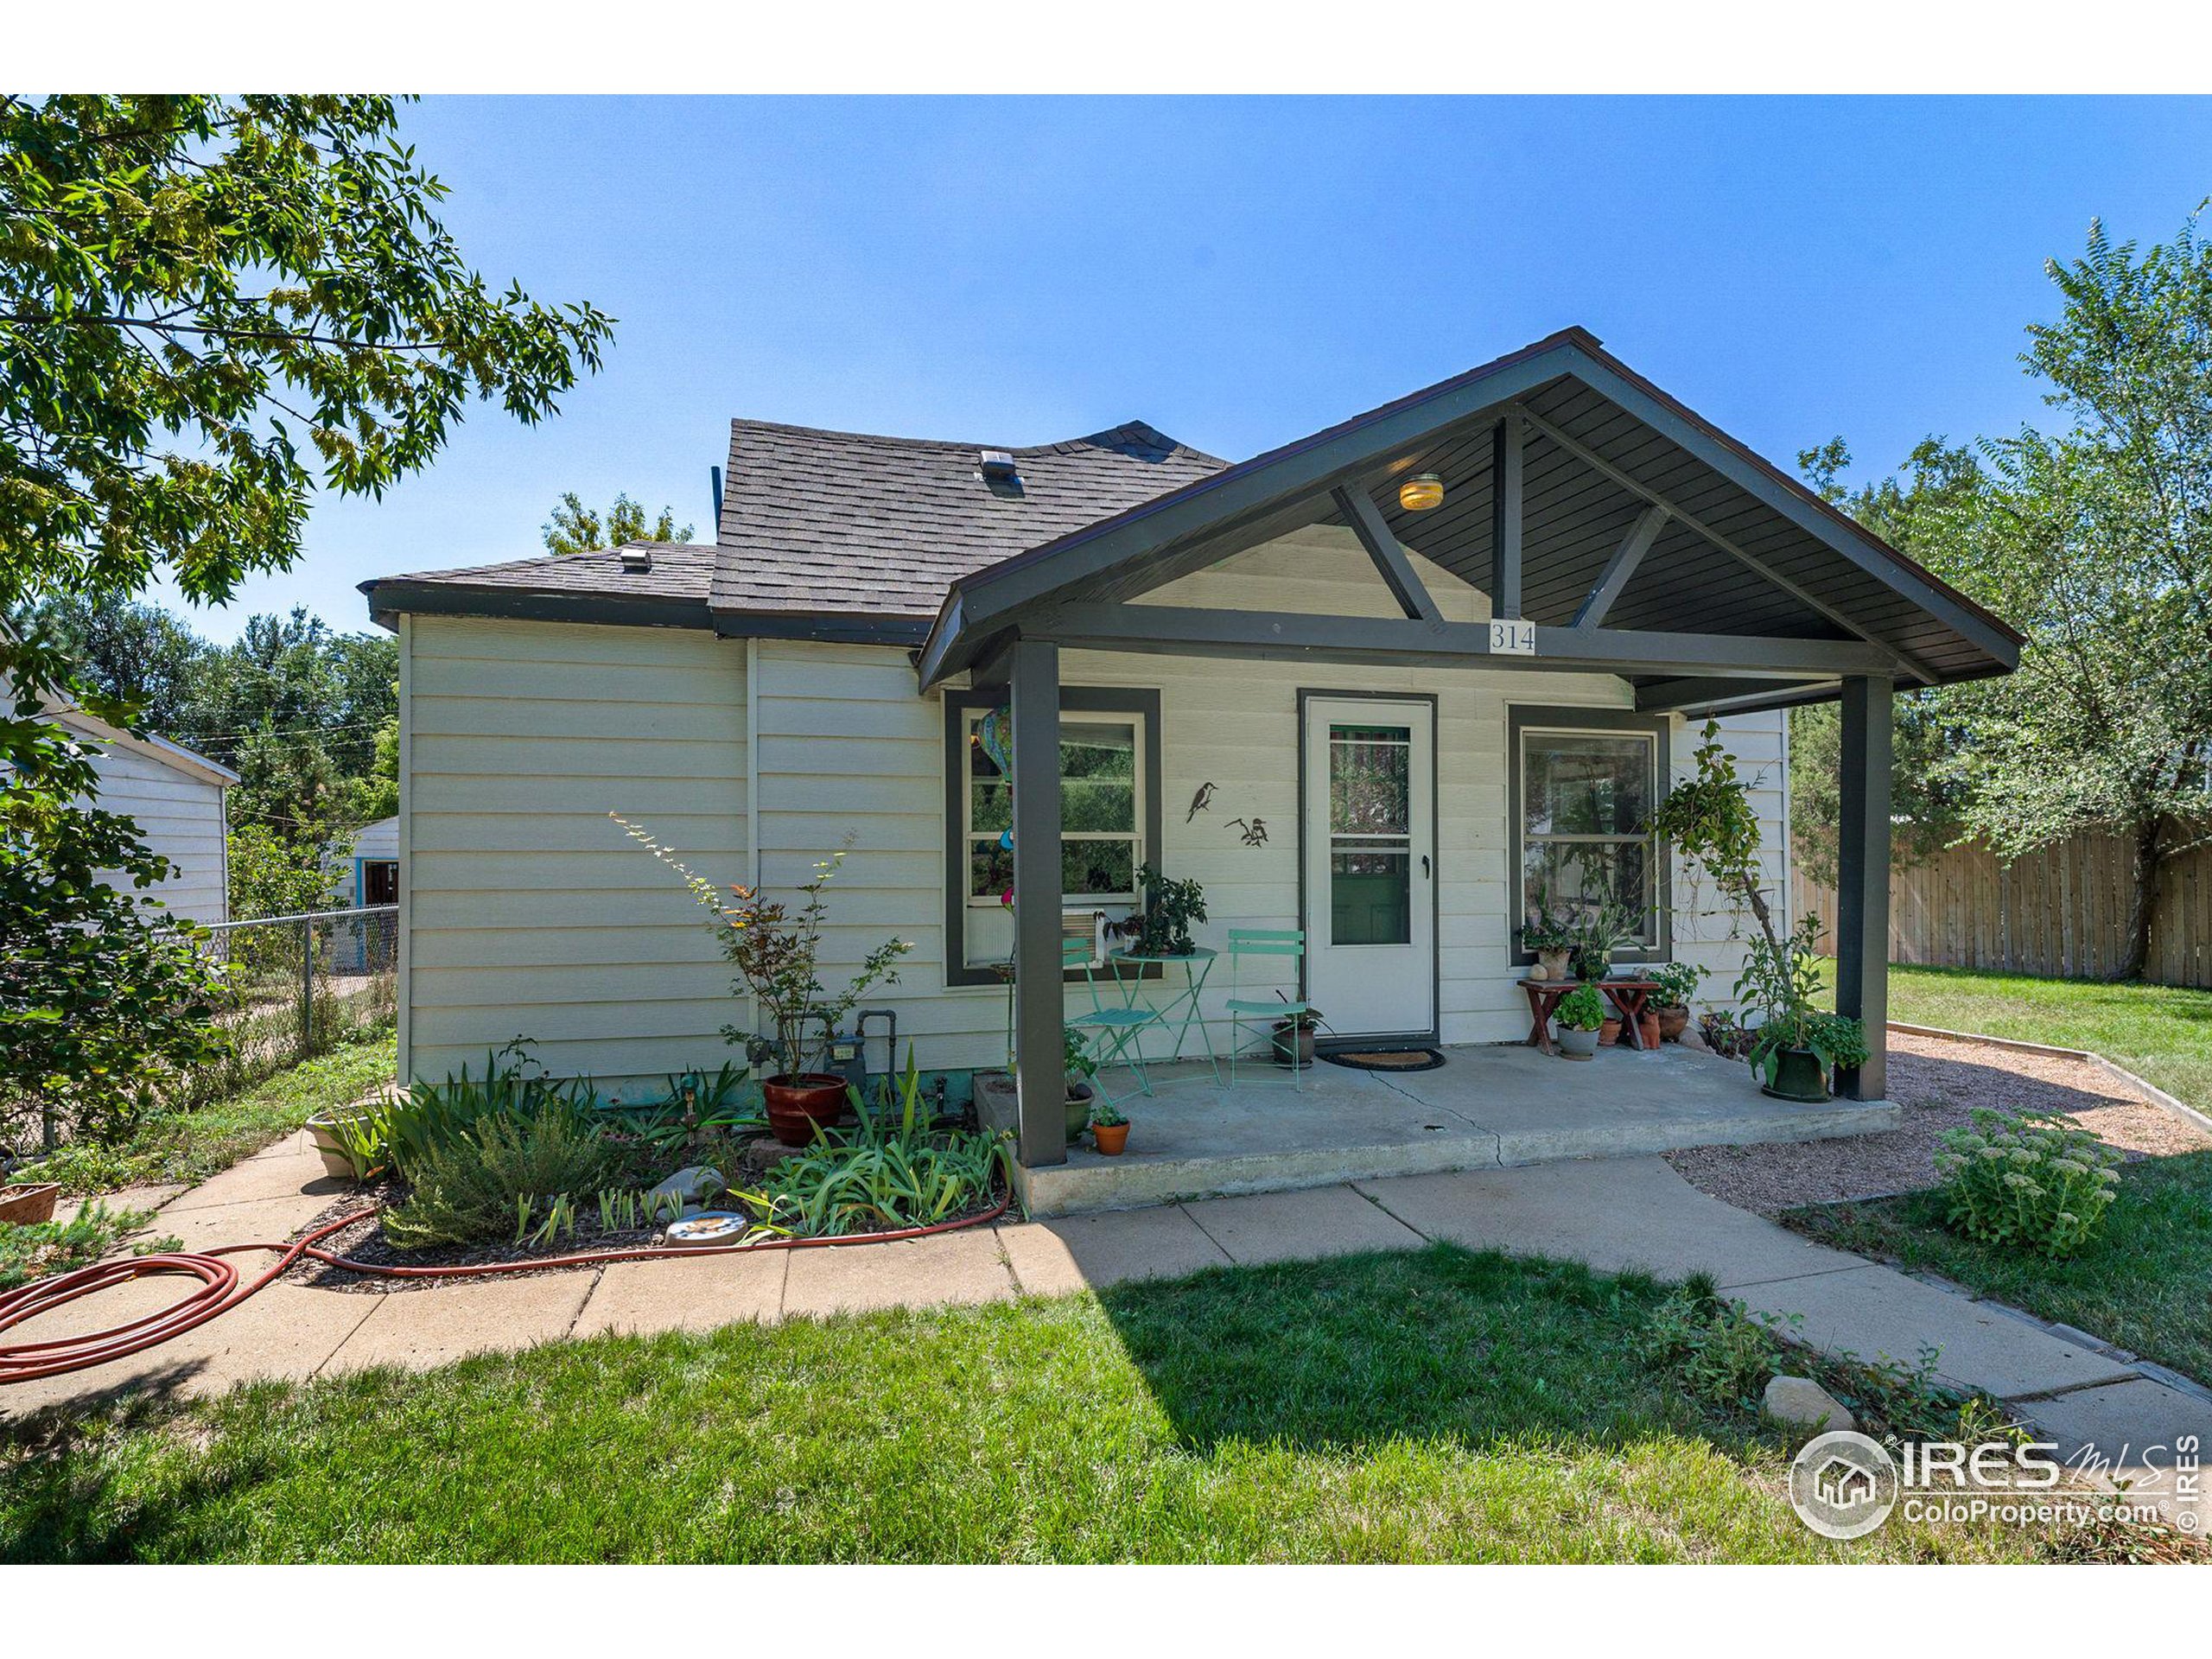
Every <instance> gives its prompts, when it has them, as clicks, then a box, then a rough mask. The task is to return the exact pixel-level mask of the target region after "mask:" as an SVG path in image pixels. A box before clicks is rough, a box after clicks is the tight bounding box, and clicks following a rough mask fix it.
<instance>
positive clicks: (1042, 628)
mask: <svg viewBox="0 0 2212 1659" xmlns="http://www.w3.org/2000/svg"><path fill="white" fill-rule="evenodd" d="M1021 634H1022V637H1023V638H1024V639H1051V640H1054V641H1056V642H1058V644H1060V645H1069V646H1076V645H1096V646H1098V647H1100V648H1102V649H1105V650H1109V651H1150V652H1198V653H1201V654H1205V655H1209V656H1224V657H1227V656H1248V657H1259V658H1268V657H1275V658H1306V659H1309V660H1313V661H1317V662H1407V661H1420V662H1442V663H1445V664H1451V663H1454V662H1458V663H1462V664H1480V665H1482V666H1484V667H1487V668H1510V669H1524V670H1532V671H1537V672H1542V671H1557V670H1561V669H1567V670H1590V671H1595V672H1598V673H1604V674H1664V675H1675V674H1712V673H1728V672H1736V673H1741V674H1745V675H1749V676H1752V677H1764V676H1770V675H1776V674H1784V673H1789V672H1793V671H1802V672H1805V673H1809V674H1833V675H1843V674H1866V673H1886V672H1887V671H1889V669H1890V667H1891V663H1892V662H1893V660H1894V658H1893V656H1892V653H1891V652H1890V651H1889V650H1888V649H1887V648H1886V647H1883V646H1878V645H1866V644H1863V643H1861V642H1859V641H1857V640H1847V639H1772V638H1761V637H1758V636H1754V635H1749V634H1726V633H1656V632H1645V631H1643V630H1640V629H1625V628H1622V629H1614V628H1554V627H1539V628H1538V629H1537V630H1536V650H1535V654H1534V655H1533V656H1521V655H1518V654H1516V653H1513V652H1498V653H1497V654H1495V655H1493V654H1492V653H1491V644H1490V624H1489V623H1487V622H1413V621H1408V620H1404V619H1402V618H1399V617H1368V616H1327V615H1319V614H1313V613H1302V612H1294V611H1223V610H1211V609H1205V608H1201V607H1195V606H1181V605H1092V604H1076V605H1061V606H1058V607H1050V608H1046V609H1043V610H1040V611H1039V613H1038V614H1037V615H1036V616H1035V617H1034V618H1033V619H1031V620H1025V621H1024V622H1023V624H1022V628H1021Z"/></svg>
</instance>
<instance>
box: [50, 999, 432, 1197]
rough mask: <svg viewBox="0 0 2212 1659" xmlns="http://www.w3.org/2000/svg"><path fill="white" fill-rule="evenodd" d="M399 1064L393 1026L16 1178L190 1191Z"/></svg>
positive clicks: (76, 1188)
mask: <svg viewBox="0 0 2212 1659" xmlns="http://www.w3.org/2000/svg"><path fill="white" fill-rule="evenodd" d="M398 1064H399V1059H398V1050H397V1043H396V1041H395V1039H394V1038H393V1036H392V1033H391V1030H390V1029H389V1028H388V1027H387V1028H385V1029H384V1030H381V1031H372V1032H368V1033H363V1035H362V1037H361V1039H360V1040H359V1041H357V1042H352V1043H348V1044H346V1045H345V1046H341V1047H339V1048H335V1049H333V1050H332V1051H331V1052H329V1053H327V1054H321V1055H318V1056H316V1057H315V1058H314V1059H311V1060H307V1061H304V1062H302V1064H300V1065H296V1066H294V1067H292V1068H291V1069H290V1070H289V1071H280V1072H278V1073H277V1075H276V1076H275V1077H270V1078H269V1079H267V1080H266V1081H265V1082H263V1083H260V1084H256V1085H255V1086H254V1087H252V1088H251V1089H247V1090H243V1091H242V1092H240V1093H238V1094H235V1095H231V1096H226V1097H225V1098H223V1099H221V1100H213V1101H210V1102H208V1103H207V1104H206V1105H204V1106H200V1107H198V1108H195V1109H193V1110H191V1111H188V1112H169V1113H164V1114H162V1116H158V1117H152V1118H149V1119H147V1120H146V1121H145V1122H143V1123H142V1124H140V1125H139V1126H138V1128H137V1132H136V1133H135V1134H133V1135H131V1137H130V1140H128V1141H124V1143H123V1144H122V1145H120V1146H115V1147H102V1146H98V1145H95V1144H92V1143H90V1142H86V1143H83V1144H73V1145H70V1146H66V1147H63V1148H62V1149H61V1150H60V1152H59V1153H57V1154H54V1156H53V1157H52V1158H49V1159H47V1160H44V1161H43V1162H41V1163H39V1164H36V1165H34V1166H29V1167H27V1168H26V1169H24V1170H23V1171H22V1173H20V1174H19V1175H17V1177H16V1179H18V1180H45V1181H59V1182H60V1183H61V1184H62V1185H63V1186H64V1187H65V1188H66V1189H67V1191H69V1192H74V1193H89V1192H115V1191H117V1190H118V1189H119V1188H122V1187H126V1186H148V1185H156V1184H158V1183H162V1182H168V1181H175V1182H180V1183H182V1184H184V1185H193V1184H194V1183H196V1182H200V1181H204V1180H206V1179H207V1178H208V1177H209V1176H210V1175H213V1174H214V1173H216V1172H218V1171H219V1170H225V1169H228V1168H229V1167H230V1166H232V1164H234V1163H236V1162H238V1160H239V1159H241V1158H248V1157H251V1156H252V1155H253V1154H255V1153H257V1152H258V1151H260V1150H261V1148H262V1147H265V1146H267V1145H268V1144H269V1143H270V1141H277V1140H281V1139H283V1137H284V1136H285V1135H289V1134H290V1133H291V1132H292V1131H293V1130H295V1129H296V1128H299V1127H300V1125H302V1123H304V1122H307V1121H308V1118H309V1117H311V1116H314V1115H315V1113H317V1112H319V1111H321V1110H322V1109H324V1108H326V1107H330V1106H343V1105H345V1104H346V1103H347V1102H349V1101H354V1100H359V1098H360V1097H361V1096H363V1095H365V1094H367V1093H368V1092H369V1091H370V1090H372V1089H375V1088H377V1087H378V1085H380V1084H388V1083H390V1082H391V1080H392V1077H393V1075H394V1073H395V1072H396V1071H397V1069H398Z"/></svg>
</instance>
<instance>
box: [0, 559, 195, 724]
mask: <svg viewBox="0 0 2212 1659" xmlns="http://www.w3.org/2000/svg"><path fill="white" fill-rule="evenodd" d="M24 626H26V627H28V628H30V629H32V630H35V631H36V632H42V633H44V634H45V635H47V637H48V638H49V639H53V640H54V643H55V644H56V645H59V646H60V648H61V649H62V650H63V651H64V652H67V654H68V655H69V656H70V658H73V660H74V661H75V662H76V664H78V670H77V671H78V674H79V677H81V678H82V679H83V680H84V681H85V683H86V684H88V685H90V686H91V687H92V689H93V690H95V691H97V692H99V694H100V695H101V696H108V697H112V698H114V699H116V700H117V701H118V702H129V703H135V704H137V708H138V710H139V713H140V715H141V717H142V718H143V720H144V721H145V723H146V725H147V726H148V727H149V728H151V729H152V730H154V731H156V732H159V733H161V734H162V735H163V736H165V737H171V738H174V737H175V736H176V734H177V733H178V731H179V730H180V729H181V728H182V727H183V725H184V724H185V721H186V718H187V716H186V709H187V708H188V705H189V704H190V702H191V700H192V695H193V684H194V677H195V675H196V674H197V672H198V670H199V666H200V661H201V659H202V658H205V657H206V656H207V653H208V652H209V651H210V650H211V649H213V648H212V647H211V646H210V645H208V644H207V641H206V640H204V639H200V637H199V635H197V634H195V633H194V632H193V631H192V630H191V629H190V628H189V627H188V626H185V624H184V623H183V622H182V621H181V620H179V619H178V618H176V617H175V616H172V615H171V614H170V613H168V612H167V611H165V610H163V609H162V607H160V606H158V605H145V604H139V603H136V602H133V601H108V600H93V599H87V598H85V597H83V596H81V595H79V594H54V595H52V596H51V597H49V598H48V599H47V600H46V601H43V602H42V603H41V604H40V605H38V606H37V607H35V609H34V610H33V611H32V613H30V614H29V616H28V617H26V618H25V619H24Z"/></svg>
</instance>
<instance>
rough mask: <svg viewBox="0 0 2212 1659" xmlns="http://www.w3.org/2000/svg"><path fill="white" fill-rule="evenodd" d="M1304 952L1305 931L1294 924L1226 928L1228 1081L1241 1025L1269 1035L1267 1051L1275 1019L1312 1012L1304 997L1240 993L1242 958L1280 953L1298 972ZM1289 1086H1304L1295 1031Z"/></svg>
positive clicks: (1232, 1076) (1241, 1037)
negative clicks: (1291, 925)
mask: <svg viewBox="0 0 2212 1659" xmlns="http://www.w3.org/2000/svg"><path fill="white" fill-rule="evenodd" d="M1305 955H1306V935H1305V934H1304V933H1303V932H1301V931H1298V930H1297V929H1295V928H1290V929H1282V928H1265V927H1232V928H1230V930H1229V1001H1227V1003H1225V1004H1224V1007H1227V1009H1228V1010H1229V1081H1230V1084H1231V1086H1234V1085H1235V1084H1236V1055H1237V1051H1238V1050H1239V1049H1240V1048H1242V1047H1243V1042H1244V1027H1247V1026H1255V1027H1258V1028H1259V1029H1260V1030H1261V1031H1262V1032H1263V1033H1265V1034H1266V1036H1267V1038H1268V1050H1269V1052H1273V1050H1274V1022H1275V1021H1276V1020H1282V1019H1287V1017H1289V1016H1290V1015H1292V1014H1307V1013H1310V1012H1312V1010H1311V1009H1309V1008H1308V1007H1306V1003H1305V1002H1304V1001H1298V1000H1286V999H1284V998H1283V997H1282V996H1281V995H1275V996H1273V997H1269V998H1265V999H1262V998H1256V997H1247V996H1243V995H1241V994H1240V991H1241V987H1242V982H1243V966H1244V958H1245V957H1289V958H1290V961H1291V969H1292V972H1293V973H1294V974H1295V973H1296V972H1297V969H1298V964H1299V962H1300V958H1302V957H1304V956H1305ZM1290 1054H1291V1067H1290V1081H1291V1086H1292V1087H1293V1088H1295V1089H1300V1090H1302V1089H1304V1088H1305V1087H1306V1068H1305V1067H1304V1066H1302V1065H1299V1064H1298V1033H1297V1032H1296V1031H1295V1030H1294V1031H1293V1032H1292V1033H1291V1051H1290Z"/></svg>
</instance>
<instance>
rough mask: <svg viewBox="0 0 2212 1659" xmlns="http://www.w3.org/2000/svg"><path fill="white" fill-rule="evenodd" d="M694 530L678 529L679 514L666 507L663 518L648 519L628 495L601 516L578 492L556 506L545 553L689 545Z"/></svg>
mask: <svg viewBox="0 0 2212 1659" xmlns="http://www.w3.org/2000/svg"><path fill="white" fill-rule="evenodd" d="M690 539H691V526H690V525H689V524H685V525H683V527H682V528H681V529H679V528H677V523H676V510H675V509H674V508H672V507H663V508H662V509H661V510H660V517H659V518H646V517H645V508H643V507H642V506H640V505H638V504H637V503H636V502H635V501H632V499H630V498H629V497H628V496H626V495H617V496H616V497H615V498H614V505H613V506H612V507H609V508H608V509H607V516H606V518H605V519H604V520H602V519H601V517H600V515H599V514H598V513H596V512H593V511H592V510H591V509H590V508H589V507H587V506H586V505H584V503H583V498H582V496H580V495H578V494H577V493H575V491H574V490H569V491H567V492H565V493H563V495H562V497H561V499H560V500H559V501H557V502H556V503H555V504H554V507H553V516H552V518H550V519H548V520H547V521H546V524H545V550H546V551H547V552H549V553H588V552H591V551H592V550H594V549H595V548H601V547H620V546H621V545H622V544H623V543H626V542H688V541H690Z"/></svg>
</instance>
